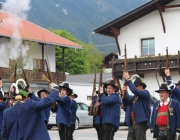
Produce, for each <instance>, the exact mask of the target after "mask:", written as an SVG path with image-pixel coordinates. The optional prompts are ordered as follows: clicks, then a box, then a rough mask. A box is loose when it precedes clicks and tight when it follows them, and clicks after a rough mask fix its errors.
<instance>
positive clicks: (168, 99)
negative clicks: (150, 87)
mask: <svg viewBox="0 0 180 140" xmlns="http://www.w3.org/2000/svg"><path fill="white" fill-rule="evenodd" d="M169 102H170V98H169V97H168V98H167V100H166V101H165V102H163V101H160V106H162V104H163V103H164V105H167V104H168V103H169Z"/></svg>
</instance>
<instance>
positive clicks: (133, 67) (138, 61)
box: [112, 54, 180, 79]
mask: <svg viewBox="0 0 180 140" xmlns="http://www.w3.org/2000/svg"><path fill="white" fill-rule="evenodd" d="M168 57H169V69H170V70H171V71H178V72H179V74H180V54H177V55H169V56H168ZM127 63H128V64H127V65H128V66H127V67H128V72H129V73H130V74H138V75H140V76H141V77H144V74H145V73H155V72H158V73H159V74H160V75H161V76H163V75H164V70H165V69H166V56H160V55H159V56H156V57H142V58H137V57H135V58H131V59H128V60H127ZM123 71H124V59H118V60H117V61H116V62H115V63H114V64H113V66H112V74H113V75H114V76H115V77H116V78H118V79H122V74H123Z"/></svg>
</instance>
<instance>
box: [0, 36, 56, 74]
mask: <svg viewBox="0 0 180 140" xmlns="http://www.w3.org/2000/svg"><path fill="white" fill-rule="evenodd" d="M8 42H9V39H8V38H0V46H1V48H0V50H1V52H2V51H4V52H3V53H1V52H0V54H1V61H0V67H9V58H10V56H8V54H9V53H8V52H7V51H5V49H2V46H5V44H6V43H8ZM41 48H42V47H41V45H40V44H38V46H37V50H35V51H34V53H33V54H32V55H31V56H30V57H29V59H28V61H27V62H26V66H25V69H30V70H32V69H33V59H34V58H35V59H42V49H41ZM46 53H47V55H48V60H49V65H50V70H51V72H56V62H55V46H54V45H49V44H46V45H45V46H44V59H47V55H46Z"/></svg>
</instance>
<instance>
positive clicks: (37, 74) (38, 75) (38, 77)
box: [0, 67, 66, 83]
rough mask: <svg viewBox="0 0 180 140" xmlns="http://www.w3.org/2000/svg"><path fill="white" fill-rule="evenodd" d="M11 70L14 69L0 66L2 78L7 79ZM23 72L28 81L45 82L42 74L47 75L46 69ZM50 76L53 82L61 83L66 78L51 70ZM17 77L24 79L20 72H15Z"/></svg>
mask: <svg viewBox="0 0 180 140" xmlns="http://www.w3.org/2000/svg"><path fill="white" fill-rule="evenodd" d="M13 72H14V71H12V70H10V69H8V68H4V67H0V75H1V77H2V79H4V80H9V79H10V77H11V75H12V74H13ZM24 72H25V74H26V77H27V79H28V82H47V81H46V80H43V79H42V75H43V74H44V75H45V76H46V77H48V76H47V75H48V74H47V72H46V71H45V72H42V71H33V70H24ZM51 77H52V81H53V82H55V83H61V82H63V81H65V80H66V76H65V75H64V74H63V73H59V72H51ZM18 78H22V79H24V76H23V74H22V73H21V74H17V79H18Z"/></svg>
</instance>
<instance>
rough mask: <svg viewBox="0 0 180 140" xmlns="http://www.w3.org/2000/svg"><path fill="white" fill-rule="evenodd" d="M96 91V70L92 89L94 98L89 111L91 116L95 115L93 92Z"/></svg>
mask: <svg viewBox="0 0 180 140" xmlns="http://www.w3.org/2000/svg"><path fill="white" fill-rule="evenodd" d="M94 91H96V72H95V74H94V82H93V90H92V98H91V106H90V110H89V112H88V115H89V116H93V115H94V112H93V110H94V104H93V94H94Z"/></svg>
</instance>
